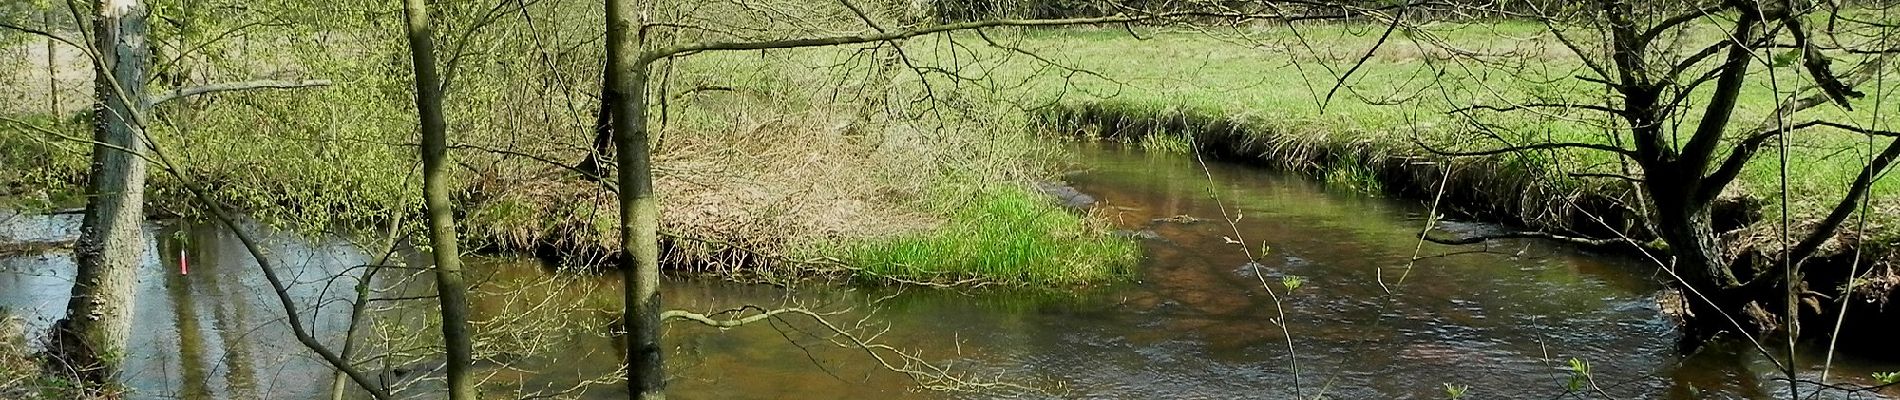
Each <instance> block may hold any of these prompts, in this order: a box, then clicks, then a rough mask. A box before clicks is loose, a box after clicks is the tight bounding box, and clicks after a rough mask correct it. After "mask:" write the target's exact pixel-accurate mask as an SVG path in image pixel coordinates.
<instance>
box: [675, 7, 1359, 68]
mask: <svg viewBox="0 0 1900 400" xmlns="http://www.w3.org/2000/svg"><path fill="white" fill-rule="evenodd" d="M1180 17H1228V18H1236V19H1243V20H1251V19H1278V18H1302V17H1308V18H1328V17H1337V18H1345V16H1289V15H1259V14H1244V13H1222V12H1166V13H1155V14H1140V15H1113V16H1107V17H1094V18H1060V19H999V20H987V21H975V22H964V23H955V24H943V25H936V26H928V27H921V28H913V29H906V30H901V31H890V32H882V33H875V34H863V35H849V36H832V37H820V38H802V39H785V40H766V41H756V42H711V43H696V44H689V45H682V46H673V47H666V48H660V49H656V50H653V51H649V52H647V53H646V54H645V55H643V56H642V57H641V59H640V63H639V64H640V65H645V64H648V63H651V62H653V61H657V60H660V59H663V58H670V57H678V56H681V55H687V54H692V53H699V52H705V51H721V50H767V49H794V48H803V47H823V46H839V45H848V44H860V43H871V42H886V41H892V40H901V39H909V38H914V37H918V36H925V35H931V34H936V33H943V32H954V31H964V30H972V29H979V28H992V27H1006V26H1018V27H1034V26H1070V25H1101V24H1119V23H1127V22H1141V21H1154V20H1161V19H1168V18H1180Z"/></svg>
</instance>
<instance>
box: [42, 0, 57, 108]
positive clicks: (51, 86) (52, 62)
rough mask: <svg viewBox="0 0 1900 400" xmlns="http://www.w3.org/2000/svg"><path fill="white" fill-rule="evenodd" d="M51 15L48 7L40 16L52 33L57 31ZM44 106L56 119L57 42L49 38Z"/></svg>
mask: <svg viewBox="0 0 1900 400" xmlns="http://www.w3.org/2000/svg"><path fill="white" fill-rule="evenodd" d="M53 14H54V12H53V8H52V7H50V6H49V7H47V9H46V13H45V14H44V15H42V18H43V19H44V21H45V22H44V23H45V24H46V31H47V32H54V31H56V30H57V28H54V27H53ZM46 106H47V107H46V108H47V109H48V110H49V111H51V112H52V113H53V114H52V115H53V118H55V119H58V118H59V111H60V110H59V41H57V40H53V38H50V37H49V38H46Z"/></svg>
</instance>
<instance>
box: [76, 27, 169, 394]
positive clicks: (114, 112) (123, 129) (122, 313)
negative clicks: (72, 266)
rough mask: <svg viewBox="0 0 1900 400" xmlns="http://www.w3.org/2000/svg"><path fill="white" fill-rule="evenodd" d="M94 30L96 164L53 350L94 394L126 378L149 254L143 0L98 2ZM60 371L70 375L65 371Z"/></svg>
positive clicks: (91, 170)
mask: <svg viewBox="0 0 1900 400" xmlns="http://www.w3.org/2000/svg"><path fill="white" fill-rule="evenodd" d="M95 6H96V7H95V12H96V13H95V14H94V15H93V27H94V29H95V38H96V40H97V41H96V42H95V43H93V45H94V46H95V47H94V50H95V51H96V52H98V54H99V60H98V63H96V64H95V65H94V68H93V72H94V74H95V77H94V79H93V80H94V90H95V96H96V100H95V102H94V104H93V134H92V135H93V141H94V143H93V146H92V166H91V167H90V168H89V169H88V170H87V180H88V183H87V188H86V196H87V197H86V214H85V218H84V221H83V222H81V225H80V229H79V241H78V242H77V243H75V244H74V246H73V254H74V258H75V261H76V262H77V264H78V266H77V267H78V268H77V273H76V275H75V276H74V278H73V291H72V297H71V298H69V299H68V300H67V303H66V316H65V317H64V318H62V319H60V320H59V322H58V323H57V324H56V332H55V333H54V335H55V336H54V344H55V346H54V347H53V349H52V350H53V351H54V352H55V353H56V354H55V356H56V357H58V358H59V359H58V360H57V361H55V362H63V363H68V364H69V365H62V367H69V368H71V369H70V371H73V372H75V373H77V375H78V376H77V378H78V379H80V380H82V381H83V383H85V384H87V385H88V386H90V387H91V388H93V389H98V388H103V387H105V386H106V385H109V384H110V382H111V380H112V379H113V378H114V377H116V376H118V375H119V373H120V369H119V368H120V367H121V365H120V363H121V362H122V361H124V357H125V351H126V338H127V336H129V335H130V333H131V330H132V297H133V293H134V292H133V291H134V287H135V284H136V283H137V280H138V266H139V263H140V261H141V260H142V259H143V258H144V255H145V240H144V234H143V232H142V231H141V230H140V229H141V227H140V225H141V223H142V222H144V220H145V208H144V201H145V159H144V158H143V157H144V151H145V139H144V135H143V132H142V131H141V129H142V128H141V127H140V126H139V124H138V122H137V121H136V117H135V116H134V115H133V113H135V112H136V113H144V112H146V110H147V109H149V108H150V105H149V104H147V103H146V100H145V90H144V83H145V63H146V59H147V58H148V57H149V56H150V51H149V50H148V47H147V45H148V43H147V42H146V40H147V37H146V33H147V31H148V30H147V26H146V21H145V18H146V14H147V12H146V9H145V5H144V4H142V3H141V2H140V1H139V0H100V1H98V2H97V3H95ZM60 370H68V369H66V368H61V369H60Z"/></svg>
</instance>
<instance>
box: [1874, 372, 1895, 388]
mask: <svg viewBox="0 0 1900 400" xmlns="http://www.w3.org/2000/svg"><path fill="white" fill-rule="evenodd" d="M1874 381H1876V382H1880V384H1882V385H1892V384H1894V382H1900V371H1895V372H1875V373H1874Z"/></svg>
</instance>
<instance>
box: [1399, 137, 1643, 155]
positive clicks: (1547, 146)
mask: <svg viewBox="0 0 1900 400" xmlns="http://www.w3.org/2000/svg"><path fill="white" fill-rule="evenodd" d="M1412 142H1414V143H1417V144H1418V146H1419V147H1421V148H1424V149H1425V151H1427V152H1431V153H1432V154H1437V155H1440V156H1446V157H1479V156H1490V155H1498V154H1504V153H1517V152H1524V151H1532V150H1555V149H1585V150H1597V151H1606V152H1610V153H1614V154H1617V155H1621V156H1624V157H1635V156H1636V154H1635V153H1633V152H1631V151H1629V150H1628V149H1624V148H1621V147H1616V146H1611V145H1607V144H1596V143H1577V142H1554V143H1537V144H1528V145H1523V146H1511V147H1504V148H1497V149H1491V150H1479V151H1452V150H1441V149H1437V148H1434V147H1432V146H1431V145H1429V144H1425V142H1424V141H1422V140H1419V139H1418V138H1412Z"/></svg>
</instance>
